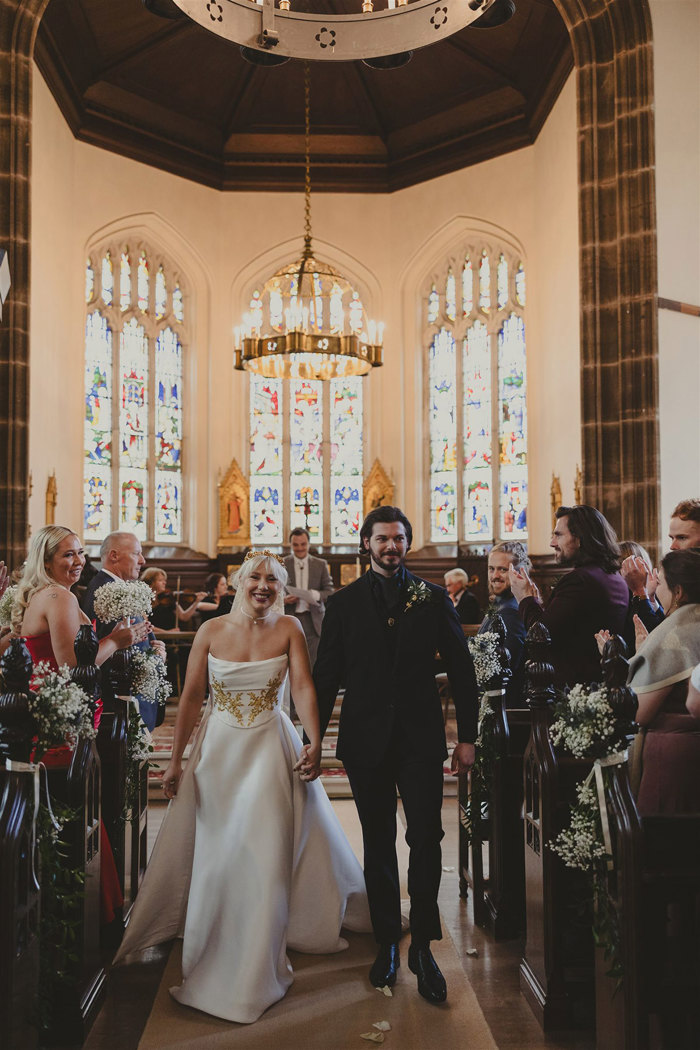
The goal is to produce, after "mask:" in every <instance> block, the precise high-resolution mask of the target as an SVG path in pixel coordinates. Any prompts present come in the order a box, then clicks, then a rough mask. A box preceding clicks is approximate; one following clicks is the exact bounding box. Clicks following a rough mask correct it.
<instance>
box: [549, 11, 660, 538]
mask: <svg viewBox="0 0 700 1050" xmlns="http://www.w3.org/2000/svg"><path fill="white" fill-rule="evenodd" d="M554 2H555V4H556V6H557V8H558V9H559V11H560V12H561V14H562V17H563V18H564V20H565V22H566V24H567V27H568V29H569V35H570V36H571V43H572V47H573V52H574V61H575V65H576V87H577V107H578V134H579V223H580V270H581V399H582V406H581V407H582V430H583V433H582V439H583V440H582V445H583V478H584V499H585V500H586V502H588V503H592V504H593V505H594V506H597V507H600V508H601V509H602V510H603V511H604V512H605V513H606V515H607V516H608V517H609V518H610V520H611V521H612V522H613V524H614V525H615V527H616V528H617V530H618V532H619V534H620V535H621V536H624V537H629V538H634V539H636V540H637V541H638V542H640V543H643V544H644V545H645V546H649V547H650V548H651V549H654V548H655V547H656V546H657V544H658V540H659V407H658V406H659V394H658V330H657V329H658V325H657V258H656V187H655V177H654V112H653V99H654V86H653V52H652V31H651V14H650V11H649V4H648V0H554Z"/></svg>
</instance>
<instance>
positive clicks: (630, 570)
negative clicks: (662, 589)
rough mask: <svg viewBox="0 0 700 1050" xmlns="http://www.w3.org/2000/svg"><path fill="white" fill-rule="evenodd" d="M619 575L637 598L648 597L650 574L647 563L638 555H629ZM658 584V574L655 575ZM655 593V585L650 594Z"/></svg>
mask: <svg viewBox="0 0 700 1050" xmlns="http://www.w3.org/2000/svg"><path fill="white" fill-rule="evenodd" d="M620 575H621V576H622V578H623V580H624V581H625V583H626V584H627V586H628V587H629V589H630V590H631V591H632V594H635V595H636V596H637V597H638V598H647V597H648V595H649V585H650V582H651V580H650V573H649V567H648V565H647V563H646V562H645V561H644V558H640V557H639V556H638V555H635V554H630V556H629V558H625V560H624V561H623V563H622V565H621V566H620ZM657 582H658V573H657ZM655 591H656V585H654V589H653V591H652V594H653V593H654V592H655Z"/></svg>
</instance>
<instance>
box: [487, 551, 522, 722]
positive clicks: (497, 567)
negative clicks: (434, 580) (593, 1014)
mask: <svg viewBox="0 0 700 1050" xmlns="http://www.w3.org/2000/svg"><path fill="white" fill-rule="evenodd" d="M511 565H512V566H513V568H514V569H524V570H525V572H530V569H531V568H532V566H531V563H530V559H529V558H528V556H527V551H526V550H525V547H524V545H523V544H522V543H520V542H519V541H518V540H506V541H505V542H504V543H496V544H494V546H493V547H492V548H491V550H490V552H489V559H488V583H489V607H488V609H487V610H486V616H485V617H484V622H483V623H482V625H481V627H480V628H479V632H478V633H479V634H483V633H484V632H485V631H490V630H491V617H492V616H493V615H494V614H496V613H497V614H498V615H499V616H501V617H502V619H503V622H504V624H505V625H506V648H507V649H508V652H509V653H510V669H511V672H512V677H511V679H510V681H509V683H508V686H507V689H506V701H507V704H508V706H509V707H522V705H523V702H524V701H523V684H524V683H523V668H524V656H525V634H526V631H525V624H524V623H523V621H522V619H521V618H520V615H519V613H518V603H517V601H516V600H515V597H514V595H513V592H512V591H511V589H510V578H509V576H508V569H509V568H510V566H511Z"/></svg>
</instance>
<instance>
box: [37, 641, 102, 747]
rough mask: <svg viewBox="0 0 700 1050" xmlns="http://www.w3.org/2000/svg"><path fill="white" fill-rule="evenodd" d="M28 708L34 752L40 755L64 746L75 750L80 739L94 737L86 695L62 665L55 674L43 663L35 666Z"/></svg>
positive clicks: (67, 669)
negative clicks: (32, 721)
mask: <svg viewBox="0 0 700 1050" xmlns="http://www.w3.org/2000/svg"><path fill="white" fill-rule="evenodd" d="M33 692H34V695H33V696H32V695H31V694H30V697H29V709H30V711H31V713H32V715H33V716H34V719H35V721H36V724H37V741H36V750H37V753H38V754H39V755H41V754H43V753H44V752H45V751H47V750H48V749H49V748H51V747H62V746H63V745H64V744H67V745H68V746H69V747H70V748H74V747H75V745H76V744H77V742H78V738H79V737H85V738H87V739H88V740H91V739H93V738H94V736H95V727H94V721H93V713H92V707H91V705H90V699H89V697H88V695H87V693H86V692H84V690H83V689H81V688H80V686H79V685H76V683H75V682H72V681H71V678H70V668H68V667H67V666H66V665H65V664H64V665H63V667H61V668H60V669H59V670H58V671H54V670H52V668H51V667H50V665H49V664H48V663H46V661H43V660H42V661H41V663H38V664H36V666H35V667H34V676H33Z"/></svg>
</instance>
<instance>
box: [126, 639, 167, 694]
mask: <svg viewBox="0 0 700 1050" xmlns="http://www.w3.org/2000/svg"><path fill="white" fill-rule="evenodd" d="M131 691H132V693H133V694H134V696H137V697H138V698H139V700H146V701H147V702H148V703H149V704H155V703H158V704H164V703H165V701H166V700H167V699H168V697H169V696H170V695H171V694H172V686H171V685H170V681H169V680H168V673H167V670H166V667H165V664H164V663H163V661H162V660H161V658H160V656H158V654H157V653H156V652H154V650H153V649H136V648H134V649H132V650H131Z"/></svg>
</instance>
